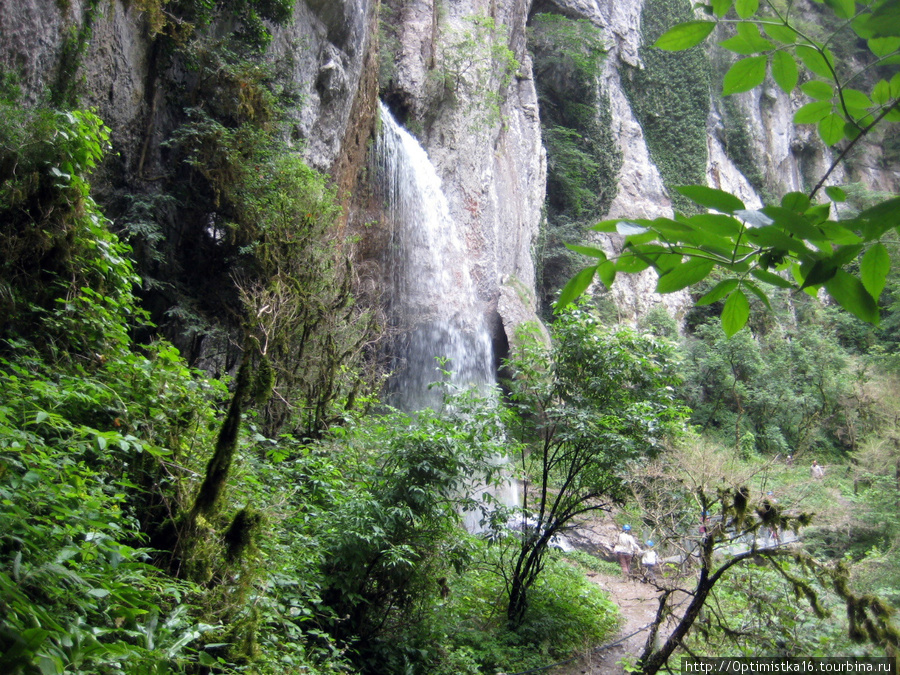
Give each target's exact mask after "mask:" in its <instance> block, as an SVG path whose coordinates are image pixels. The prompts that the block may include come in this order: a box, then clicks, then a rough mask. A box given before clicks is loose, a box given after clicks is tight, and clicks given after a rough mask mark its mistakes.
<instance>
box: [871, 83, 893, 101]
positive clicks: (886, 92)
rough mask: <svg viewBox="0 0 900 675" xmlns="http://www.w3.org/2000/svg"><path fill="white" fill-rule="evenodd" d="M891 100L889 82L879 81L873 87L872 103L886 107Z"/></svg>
mask: <svg viewBox="0 0 900 675" xmlns="http://www.w3.org/2000/svg"><path fill="white" fill-rule="evenodd" d="M890 100H891V85H890V84H888V82H887V80H879V81H878V82H876V83H875V86H874V87H872V101H873V102H874V103H875V105H884V104H885V103H887V102H888V101H890Z"/></svg>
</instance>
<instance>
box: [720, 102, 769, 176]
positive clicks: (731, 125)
mask: <svg viewBox="0 0 900 675" xmlns="http://www.w3.org/2000/svg"><path fill="white" fill-rule="evenodd" d="M721 106H722V122H723V123H724V125H725V154H727V155H728V157H729V159H731V161H732V162H734V165H735V166H736V167H737V168H738V170H739V171H740V172H741V173H742V174H744V177H745V178H746V179H747V180H748V181H750V184H751V185H752V186H753V188H754V189H755V190H756V191H757V192H761V191H762V190H764V189H765V178H764V177H763V173H762V170H761V169H760V162H759V160H758V159H757V157H756V156H755V155H754V153H753V145H752V143H751V139H750V132H749V131H748V130H747V126H748V124H749V121H748V119H747V115H746V114H745V113H744V111H743V110H741V108H740V106H739V105H738V104H737V101H736V100H735V99H734V97H733V96H726V97H724V98H723V99H722V100H721Z"/></svg>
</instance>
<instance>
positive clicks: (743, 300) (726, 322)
mask: <svg viewBox="0 0 900 675" xmlns="http://www.w3.org/2000/svg"><path fill="white" fill-rule="evenodd" d="M749 318H750V303H749V302H748V301H747V296H746V295H744V292H743V291H741V290H740V289H737V290H736V291H734V293H732V294H731V295H729V296H728V300H726V301H725V307H723V308H722V330H724V331H725V335H727V336H728V337H731V336H732V335H734V334H735V333H737V332H738V331H739V330H740V329H741V328H743V327H744V326H746V325H747V319H749Z"/></svg>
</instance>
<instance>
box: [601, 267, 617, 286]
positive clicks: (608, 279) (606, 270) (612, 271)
mask: <svg viewBox="0 0 900 675" xmlns="http://www.w3.org/2000/svg"><path fill="white" fill-rule="evenodd" d="M597 276H598V277H600V281H601V282H602V283H603V285H604V286H606V287H607V288H612V285H613V282H615V280H616V266H615V263H613V262H612V261H611V260H604V261H603V262H602V263H600V264H599V265H597Z"/></svg>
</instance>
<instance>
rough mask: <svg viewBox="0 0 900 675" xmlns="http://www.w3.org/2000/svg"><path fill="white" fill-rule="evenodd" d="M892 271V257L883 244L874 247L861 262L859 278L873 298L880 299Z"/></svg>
mask: <svg viewBox="0 0 900 675" xmlns="http://www.w3.org/2000/svg"><path fill="white" fill-rule="evenodd" d="M890 271H891V256H890V255H889V254H888V251H887V248H885V246H884V244H882V243H881V242H879V243H877V244H875V245H874V246H872V247H871V248H870V249H869V250H868V251H866V254H865V255H864V256H863V257H862V260H860V261H859V276H860V280H861V281H862V285H863V286H865V288H866V290H867V291H868V292H869V295H871V296H872V297H873V298H875V299H878V298H879V297H880V296H881V291H883V290H884V284H885V281H886V280H887V275H888V272H890Z"/></svg>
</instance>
